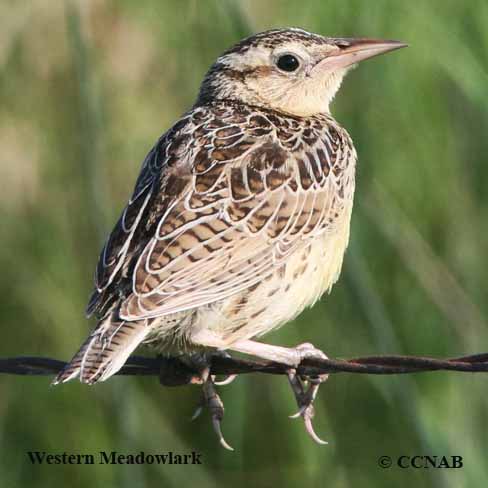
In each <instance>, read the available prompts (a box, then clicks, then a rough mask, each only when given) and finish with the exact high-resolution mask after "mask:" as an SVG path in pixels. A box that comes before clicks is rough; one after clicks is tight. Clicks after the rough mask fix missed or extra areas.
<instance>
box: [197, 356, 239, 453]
mask: <svg viewBox="0 0 488 488" xmlns="http://www.w3.org/2000/svg"><path fill="white" fill-rule="evenodd" d="M199 376H200V381H199V383H201V384H202V397H201V400H200V403H199V405H198V406H197V408H196V410H195V412H194V413H193V416H192V418H191V419H192V420H195V419H196V418H197V417H198V416H199V415H200V414H201V413H202V411H203V409H204V408H208V410H209V411H210V416H211V418H212V426H213V429H214V431H215V433H216V434H217V437H218V439H219V442H220V444H221V446H222V447H225V449H228V450H229V451H233V450H234V449H233V448H232V447H231V446H230V445H229V444H228V443H227V442H226V440H225V439H224V436H223V435H222V428H221V425H220V424H221V422H222V419H223V418H224V403H223V402H222V399H221V398H220V396H219V394H218V393H217V390H216V389H215V385H223V384H224V385H225V384H229V383H231V382H232V381H233V380H234V379H235V378H234V377H235V375H231V376H228V377H227V378H226V379H225V380H222V381H221V382H216V381H215V375H211V374H210V366H209V364H208V362H207V364H206V365H205V366H204V367H203V368H202V369H200V375H199ZM229 378H230V381H229Z"/></svg>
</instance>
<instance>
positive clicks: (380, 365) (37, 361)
mask: <svg viewBox="0 0 488 488" xmlns="http://www.w3.org/2000/svg"><path fill="white" fill-rule="evenodd" d="M65 365H66V363H65V362H64V361H59V360H57V359H51V358H44V357H30V356H24V357H22V356H20V357H12V358H5V359H0V373H4V374H14V375H55V374H57V373H58V372H59V371H60V370H61V369H62V368H63V367H64V366H65ZM289 369H290V367H289V366H287V365H285V364H280V363H275V362H271V361H261V360H255V359H253V360H250V359H241V358H231V357H223V356H219V355H216V356H213V357H212V359H211V373H212V374H219V375H220V374H222V375H232V374H245V373H268V374H287V373H288V371H289ZM296 369H297V373H298V374H299V375H303V376H314V375H317V374H323V373H361V374H376V375H379V374H382V375H384V374H406V373H421V372H426V371H460V372H472V373H477V372H488V353H483V354H475V355H471V356H463V357H456V358H449V359H436V358H432V357H419V356H370V357H361V358H352V359H304V360H303V361H302V363H301V364H300V365H299V366H298V367H297V368H296ZM194 373H195V372H194V371H192V370H190V369H189V367H188V366H187V365H186V364H185V363H183V362H182V361H181V360H179V359H178V358H162V357H158V358H150V357H143V356H132V357H130V358H129V359H128V360H127V362H126V364H125V365H124V367H123V368H122V369H121V370H120V371H119V372H118V373H117V374H119V375H146V376H147V375H153V376H159V377H160V381H161V383H162V384H163V385H166V386H177V385H182V384H187V383H190V382H191V378H192V377H193V376H194Z"/></svg>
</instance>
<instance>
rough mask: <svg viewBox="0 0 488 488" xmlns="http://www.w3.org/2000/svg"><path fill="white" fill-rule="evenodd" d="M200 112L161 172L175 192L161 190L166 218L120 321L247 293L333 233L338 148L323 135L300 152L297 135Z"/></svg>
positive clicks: (264, 121)
mask: <svg viewBox="0 0 488 488" xmlns="http://www.w3.org/2000/svg"><path fill="white" fill-rule="evenodd" d="M198 110H203V109H197V113H196V115H197V116H198V115H199V116H200V118H201V119H202V120H200V122H199V123H198V118H197V123H195V124H194V127H193V131H192V134H191V138H190V139H188V141H187V143H186V146H185V150H183V151H182V153H181V154H180V160H179V162H178V163H177V164H176V165H175V166H174V167H172V168H169V169H168V170H167V171H166V172H165V173H164V174H163V178H162V180H161V187H162V188H163V189H164V188H166V187H167V186H168V184H169V181H170V180H171V179H172V178H173V179H175V180H177V181H178V182H179V185H178V187H179V189H180V191H179V192H178V193H177V194H174V195H173V196H172V197H171V198H169V197H168V194H167V192H166V193H164V192H163V193H164V195H163V197H162V200H164V201H165V202H166V203H165V205H163V207H164V213H162V214H160V215H159V221H158V224H157V227H156V228H155V232H154V234H153V235H152V237H151V238H150V239H149V240H148V241H147V243H146V244H145V248H144V249H143V250H141V252H140V255H139V256H138V259H137V262H136V263H135V267H134V270H133V272H132V279H133V284H132V293H131V294H130V295H129V296H128V297H127V299H126V300H125V301H124V302H123V303H122V305H121V307H120V316H121V318H123V319H126V320H138V319H142V318H148V317H154V316H159V315H165V314H170V313H174V312H178V311H182V310H185V309H190V308H195V307H198V306H201V305H204V304H208V303H212V302H215V301H218V300H221V299H223V298H225V297H228V296H230V295H232V294H234V293H236V292H238V291H240V290H242V289H245V288H248V287H250V286H252V285H253V284H255V283H257V282H259V281H261V280H263V279H264V278H265V277H266V276H267V275H269V274H270V273H273V272H274V271H275V270H276V269H277V268H278V267H279V266H281V265H282V263H283V261H284V260H285V259H286V257H287V256H288V255H289V254H290V253H291V252H293V251H294V250H296V249H297V248H298V247H300V246H305V245H308V243H309V239H310V238H311V237H312V236H314V235H316V234H317V233H319V232H324V231H327V228H328V227H329V228H330V227H332V226H333V224H334V215H335V214H338V213H339V212H340V210H341V206H342V205H343V199H342V197H341V186H342V184H343V182H342V178H341V174H340V173H341V172H340V171H336V170H335V168H336V166H337V164H336V163H337V162H338V158H337V155H338V153H339V152H340V151H339V150H338V149H339V146H338V147H337V148H335V150H334V148H333V145H331V144H330V140H329V144H328V143H327V140H328V138H327V137H325V138H319V137H316V138H315V139H314V140H313V143H311V144H305V145H304V144H303V138H302V139H301V138H300V137H301V136H302V134H301V132H300V131H297V130H290V131H289V132H288V133H285V134H283V133H281V134H280V133H279V129H278V128H277V127H276V125H275V124H272V123H271V122H270V120H269V118H266V116H263V115H259V116H257V115H252V114H247V115H246V114H239V113H237V114H236V113H235V111H229V112H228V113H223V112H221V113H218V112H217V113H211V114H210V115H209V114H208V113H207V114H206V115H205V117H204V116H203V114H199V113H198ZM193 117H195V114H193ZM288 129H290V128H289V127H288ZM285 132H286V131H285ZM340 149H341V150H342V151H343V150H344V149H346V150H347V144H344V145H343V146H341V148H340ZM343 152H344V151H343ZM342 156H345V154H342ZM341 160H344V158H343V157H341ZM153 205H154V203H153ZM136 225H137V224H136Z"/></svg>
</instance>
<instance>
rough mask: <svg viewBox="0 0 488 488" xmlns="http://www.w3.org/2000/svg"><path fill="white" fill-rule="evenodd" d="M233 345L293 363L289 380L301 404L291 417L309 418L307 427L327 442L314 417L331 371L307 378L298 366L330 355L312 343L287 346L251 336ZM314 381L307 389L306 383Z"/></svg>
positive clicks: (313, 436) (267, 357) (318, 440)
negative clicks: (321, 385) (301, 375)
mask: <svg viewBox="0 0 488 488" xmlns="http://www.w3.org/2000/svg"><path fill="white" fill-rule="evenodd" d="M230 349H232V350H234V351H238V352H242V353H244V354H250V355H253V356H257V357H260V358H262V359H267V360H270V361H275V362H279V363H285V364H288V365H290V366H291V368H290V369H289V371H288V380H289V382H290V386H291V388H292V390H293V393H294V395H295V399H296V402H297V405H298V409H299V410H298V412H297V413H296V414H295V415H292V416H291V418H298V417H302V418H303V420H304V422H305V429H306V430H307V433H308V434H309V435H310V437H312V439H313V440H314V441H315V442H317V443H319V444H327V442H325V441H323V440H322V439H320V438H319V437H318V436H317V434H316V433H315V431H314V430H313V425H312V419H313V417H314V415H315V409H314V406H313V402H314V400H315V397H316V396H317V392H318V390H319V387H320V384H321V383H323V382H324V381H326V380H327V378H328V377H329V375H328V374H323V375H318V376H314V377H309V378H307V379H304V378H300V377H299V376H298V375H297V374H296V368H297V367H298V365H299V364H300V363H301V362H302V360H303V359H305V358H318V359H327V356H326V355H325V354H324V353H323V352H322V351H320V350H319V349H316V348H315V347H314V346H313V345H312V344H309V343H305V344H300V345H299V346H297V347H295V348H286V347H280V346H271V345H268V344H263V343H261V342H255V341H250V340H244V341H237V342H235V343H234V344H232V345H231V346H230ZM306 382H308V383H310V384H309V386H308V388H306V389H305V387H304V383H306Z"/></svg>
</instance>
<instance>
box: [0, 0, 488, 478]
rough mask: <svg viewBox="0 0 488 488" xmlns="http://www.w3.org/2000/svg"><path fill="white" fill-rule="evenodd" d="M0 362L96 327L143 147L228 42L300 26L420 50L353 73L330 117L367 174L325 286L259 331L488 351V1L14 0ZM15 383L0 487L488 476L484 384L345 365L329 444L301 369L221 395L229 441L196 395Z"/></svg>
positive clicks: (338, 344) (409, 347)
mask: <svg viewBox="0 0 488 488" xmlns="http://www.w3.org/2000/svg"><path fill="white" fill-rule="evenodd" d="M0 19H1V21H0V25H1V29H0V161H1V162H0V184H1V190H0V206H1V236H2V237H1V248H0V266H1V276H0V293H1V297H2V298H1V302H0V308H1V324H2V340H1V345H0V356H1V357H5V356H15V355H40V356H48V357H56V358H60V359H68V358H70V357H71V355H72V354H73V353H74V352H75V350H76V349H77V348H78V346H79V345H80V343H81V341H82V340H83V339H84V338H85V336H86V334H87V332H88V330H89V327H91V326H92V325H93V324H92V323H88V322H87V321H86V319H85V318H84V307H85V302H86V300H87V297H88V293H89V291H90V288H91V280H92V276H93V271H94V267H95V263H96V259H97V256H98V252H99V250H100V247H101V245H102V242H103V240H104V238H105V235H106V233H107V232H108V231H109V230H110V229H111V227H112V225H113V223H114V222H115V219H116V218H117V216H118V214H119V212H120V210H121V209H122V208H123V206H124V205H125V201H126V200H127V198H128V196H129V193H130V191H131V189H132V186H133V184H134V181H135V177H136V175H137V173H138V171H139V167H140V164H141V161H142V159H143V158H144V156H145V154H146V152H147V151H148V150H149V149H150V147H151V146H152V144H153V143H154V142H155V141H156V139H157V138H158V137H159V135H160V134H161V133H162V132H163V131H164V130H166V129H167V128H168V127H169V126H170V124H171V123H172V122H173V121H174V120H175V119H176V118H177V117H179V115H180V114H181V113H183V112H184V111H185V110H186V109H187V108H188V107H189V106H190V105H191V104H192V103H193V100H194V98H195V96H196V92H197V89H198V86H199V83H200V81H201V79H202V76H203V74H204V73H205V71H206V69H207V68H208V66H209V64H210V63H211V62H212V61H213V60H214V59H215V57H216V56H218V54H219V53H220V52H221V51H222V50H223V49H225V48H226V47H228V46H229V45H231V44H232V43H234V42H235V41H237V40H238V39H240V38H241V37H243V36H245V35H248V34H250V33H253V32H256V31H260V30H264V29H267V28H271V27H276V26H300V27H303V28H306V29H308V30H311V31H316V32H319V33H323V34H326V35H333V36H371V37H384V38H394V39H400V40H403V41H406V42H409V43H410V48H408V49H406V50H402V51H400V52H396V53H393V54H390V55H387V56H384V57H381V58H378V59H375V60H373V61H368V62H367V63H364V64H363V65H361V66H360V67H359V68H358V69H357V70H355V71H354V72H352V73H351V74H350V75H349V76H348V78H347V79H346V81H345V83H344V85H343V87H342V89H341V91H340V93H339V95H338V97H337V100H336V101H335V102H334V105H333V107H332V108H333V110H332V111H333V114H334V115H335V117H336V118H337V119H338V120H339V121H340V122H341V123H342V124H343V125H344V126H345V127H346V128H347V129H348V130H349V132H350V133H351V135H352V137H353V139H354V141H355V144H356V147H357V150H358V153H359V166H358V183H357V192H356V205H355V211H354V215H353V223H352V236H351V245H350V247H349V250H348V254H347V256H346V261H345V267H344V270H343V274H342V277H341V280H340V282H339V283H338V284H337V285H336V286H335V288H334V289H333V291H332V294H331V295H330V296H327V297H324V298H323V299H322V300H321V301H320V303H318V304H317V305H316V306H315V307H314V308H313V309H311V310H307V311H306V312H305V313H303V314H302V315H301V316H300V318H299V319H298V320H296V321H295V322H294V323H293V324H289V325H288V326H286V327H284V328H282V329H281V330H279V331H277V332H275V333H273V334H270V335H268V336H267V337H266V338H265V340H266V341H268V342H273V343H276V344H282V345H295V344H297V343H300V342H304V341H310V342H313V343H314V344H315V345H316V346H318V347H320V348H321V349H323V350H324V351H326V352H327V354H328V355H329V356H330V357H344V358H346V357H351V356H359V355H374V354H381V353H391V354H412V355H413V354H414V355H433V356H440V357H443V356H455V355H462V354H469V353H475V352H483V351H487V350H488V329H487V326H486V322H487V316H488V305H487V300H486V298H487V290H486V288H487V284H488V268H487V258H486V254H487V250H488V230H487V229H488V226H487V222H488V197H487V194H488V192H487V188H488V167H487V164H488V163H487V158H486V155H487V153H488V137H487V134H488V28H487V27H488V3H487V2H486V0H470V1H467V2H460V1H458V0H443V1H441V0H439V1H421V0H420V1H415V2H404V1H392V0H375V1H374V2H373V1H359V0H329V1H327V2H325V1H322V0H318V1H301V2H296V1H266V2H263V1H240V2H237V1H230V0H228V1H225V0H221V1H210V0H207V1H196V0H194V1H176V0H175V1H160V0H145V1H140V2H133V1H128V0H125V1H116V0H111V1H109V0H90V1H87V0H84V1H81V0H80V1H79V2H75V1H73V2H67V3H64V2H53V1H50V2H48V1H47V0H32V1H30V2H19V1H6V0H3V1H2V2H1V3H0ZM49 382H50V379H49V378H47V377H39V378H35V377H12V376H3V377H1V378H0V486H2V487H11V486H12V487H13V486H15V487H17V486H32V485H33V486H36V487H44V486H55V485H62V486H70V487H72V488H76V487H82V486H105V487H112V486H114V487H115V486H117V487H122V488H124V487H136V486H137V487H139V486H141V487H145V486H182V485H183V486H185V485H187V484H188V485H190V484H191V485H194V486H198V487H199V488H204V487H211V486H218V485H222V486H227V485H229V484H231V483H232V486H233V487H234V488H238V487H240V486H249V485H251V486H252V485H254V486H257V487H261V486H263V487H295V486H307V487H308V486H311V487H314V486H317V487H324V486H327V487H329V488H335V487H349V486H359V487H361V488H367V487H375V488H378V487H391V486H410V485H411V484H412V483H416V485H417V486H426V487H456V488H459V487H468V486H469V487H474V486H482V485H483V484H484V482H485V481H486V479H487V477H488V464H487V461H486V452H487V451H488V435H487V434H488V400H487V395H486V382H487V378H486V377H485V376H484V375H481V374H480V375H474V374H461V373H446V372H438V373H426V374H422V375H408V376H399V377H373V376H362V375H347V374H341V375H337V376H334V377H332V378H331V379H330V381H329V382H328V383H327V384H326V385H324V386H323V387H322V389H321V391H320V393H319V397H318V399H317V402H316V405H317V416H316V420H315V426H316V430H317V432H318V433H319V435H321V436H322V437H324V438H325V439H327V440H328V441H329V445H328V446H324V447H321V446H317V445H315V444H314V443H313V442H312V441H311V440H310V439H309V438H308V437H307V436H306V435H305V431H304V429H303V426H302V425H301V422H300V421H299V420H290V419H289V418H288V415H289V414H292V413H294V412H295V410H296V405H295V404H294V401H293V398H292V395H291V392H290V391H289V389H288V385H287V382H286V380H285V379H284V378H278V377H272V376H258V375H254V376H243V377H240V378H239V379H238V380H237V381H235V382H234V383H233V384H232V385H230V386H227V387H222V388H221V390H220V391H221V393H222V397H223V400H224V402H225V404H226V417H225V419H224V422H223V429H224V433H225V436H226V438H227V440H228V441H229V442H230V444H232V445H233V446H234V448H235V449H236V451H235V452H234V453H230V452H227V451H225V450H224V449H222V448H220V447H219V446H218V443H217V441H216V438H215V436H214V434H213V432H212V430H211V425H210V421H209V418H208V414H204V415H203V416H202V417H201V418H199V419H198V420H196V421H195V422H190V421H189V418H190V416H191V414H192V412H193V410H194V407H195V404H196V402H197V401H198V398H199V390H198V388H197V387H181V388H174V389H169V388H162V387H160V386H159V384H158V382H157V379H156V378H141V377H136V378H124V377H118V378H113V379H111V380H110V381H109V382H107V383H102V384H100V385H96V386H94V387H87V386H85V385H81V384H79V383H74V382H73V383H70V384H67V385H63V386H60V387H56V388H50V387H49ZM28 450H46V451H50V452H63V451H68V452H80V453H91V452H97V451H99V450H107V451H112V450H118V451H120V452H126V453H127V452H129V453H137V452H138V451H140V450H144V451H146V452H148V453H155V452H161V451H167V450H174V451H179V452H181V451H185V452H186V451H191V450H196V451H198V452H201V453H202V458H203V461H204V464H203V465H202V466H177V465H174V466H154V465H153V466H148V465H146V466H106V465H94V466H56V465H52V466H32V465H31V464H30V463H29V461H28V459H27V455H26V451H28ZM423 454H429V455H438V456H442V455H446V456H450V455H460V456H463V459H464V468H463V469H458V470H449V469H417V470H414V469H404V470H402V469H400V468H391V469H381V468H380V467H378V466H377V459H378V457H379V456H382V455H389V456H392V457H393V458H395V457H398V456H400V455H407V456H414V455H423Z"/></svg>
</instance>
